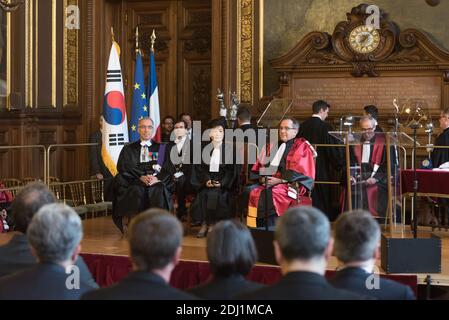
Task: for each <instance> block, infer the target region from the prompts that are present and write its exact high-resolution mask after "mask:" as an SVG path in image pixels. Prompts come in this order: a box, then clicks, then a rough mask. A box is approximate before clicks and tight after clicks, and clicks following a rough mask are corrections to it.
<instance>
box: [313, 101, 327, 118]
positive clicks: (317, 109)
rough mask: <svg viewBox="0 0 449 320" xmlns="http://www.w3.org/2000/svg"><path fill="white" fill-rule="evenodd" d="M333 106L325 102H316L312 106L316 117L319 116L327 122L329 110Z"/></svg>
mask: <svg viewBox="0 0 449 320" xmlns="http://www.w3.org/2000/svg"><path fill="white" fill-rule="evenodd" d="M330 108H331V106H330V105H329V104H328V103H327V102H326V101H324V100H318V101H315V102H314V104H313V105H312V111H313V114H314V115H319V116H320V118H321V120H323V121H324V120H326V119H327V117H328V116H329V109H330Z"/></svg>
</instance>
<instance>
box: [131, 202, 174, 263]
mask: <svg viewBox="0 0 449 320" xmlns="http://www.w3.org/2000/svg"><path fill="white" fill-rule="evenodd" d="M128 241H129V246H130V251H131V258H132V260H133V262H134V264H135V265H136V267H137V269H138V270H139V271H152V270H157V269H162V268H164V267H166V266H167V265H168V264H169V263H170V262H171V260H172V259H173V257H174V256H175V254H176V251H177V250H178V248H179V247H180V246H181V241H182V227H181V224H180V223H179V221H178V220H177V219H176V218H175V217H173V215H171V214H170V213H169V212H168V211H166V210H163V209H150V210H147V211H145V212H143V213H141V214H139V215H138V216H137V217H135V218H134V219H133V221H132V222H131V225H130V229H129V236H128Z"/></svg>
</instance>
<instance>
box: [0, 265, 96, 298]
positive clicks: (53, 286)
mask: <svg viewBox="0 0 449 320" xmlns="http://www.w3.org/2000/svg"><path fill="white" fill-rule="evenodd" d="M69 276H70V275H67V274H66V273H65V270H64V268H63V267H61V266H59V265H57V264H52V263H38V264H36V265H35V266H33V267H31V268H29V269H26V270H24V271H21V272H19V273H15V274H13V275H10V276H7V277H3V278H1V279H0V300H78V299H80V297H81V295H82V294H83V293H85V292H88V291H89V290H92V289H94V288H92V287H91V286H89V285H88V284H86V283H85V282H83V281H82V280H81V281H80V288H79V289H74V290H70V289H68V288H67V286H66V282H67V280H68V279H69ZM68 283H73V282H72V281H69V282H68Z"/></svg>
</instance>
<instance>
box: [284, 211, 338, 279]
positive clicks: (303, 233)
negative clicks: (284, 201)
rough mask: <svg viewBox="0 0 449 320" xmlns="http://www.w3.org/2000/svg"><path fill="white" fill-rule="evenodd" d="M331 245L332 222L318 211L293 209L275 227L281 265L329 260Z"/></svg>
mask: <svg viewBox="0 0 449 320" xmlns="http://www.w3.org/2000/svg"><path fill="white" fill-rule="evenodd" d="M332 244H333V243H332V239H331V234H330V223H329V220H328V219H327V217H326V216H325V215H324V214H323V213H322V212H321V211H320V210H318V209H316V208H313V207H296V208H291V209H289V210H288V211H287V212H286V213H285V214H284V215H283V216H282V217H280V218H279V220H278V222H277V224H276V231H275V252H276V259H277V260H278V262H279V264H280V265H282V264H283V263H286V264H291V263H294V262H295V261H302V262H314V261H321V260H327V259H328V258H329V257H330V255H331V254H332ZM321 271H322V272H324V271H325V265H324V266H323V270H321Z"/></svg>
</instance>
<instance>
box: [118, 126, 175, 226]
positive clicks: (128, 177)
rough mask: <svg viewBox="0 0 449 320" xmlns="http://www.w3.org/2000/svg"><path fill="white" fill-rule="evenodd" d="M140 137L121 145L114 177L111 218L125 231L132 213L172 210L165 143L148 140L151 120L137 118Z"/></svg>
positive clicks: (150, 136) (151, 132)
mask: <svg viewBox="0 0 449 320" xmlns="http://www.w3.org/2000/svg"><path fill="white" fill-rule="evenodd" d="M138 132H139V134H140V140H139V141H137V142H134V143H131V144H129V145H127V146H125V147H123V150H122V152H121V153H120V156H119V159H118V163H117V170H118V175H117V176H116V177H115V179H114V200H113V219H114V222H115V224H116V225H117V227H118V228H119V229H120V230H121V231H122V232H123V233H126V230H127V226H128V224H129V222H130V220H131V218H132V217H133V216H135V215H136V214H138V213H140V212H142V211H144V210H146V209H148V208H162V209H166V210H171V207H172V199H171V192H170V189H171V188H172V186H171V182H172V179H171V174H170V171H169V168H168V164H167V162H166V161H165V160H166V159H165V158H166V154H165V149H166V145H164V144H158V143H156V142H154V141H152V140H151V138H152V137H153V132H154V123H153V120H151V119H150V118H144V119H141V120H140V121H139V128H138Z"/></svg>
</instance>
